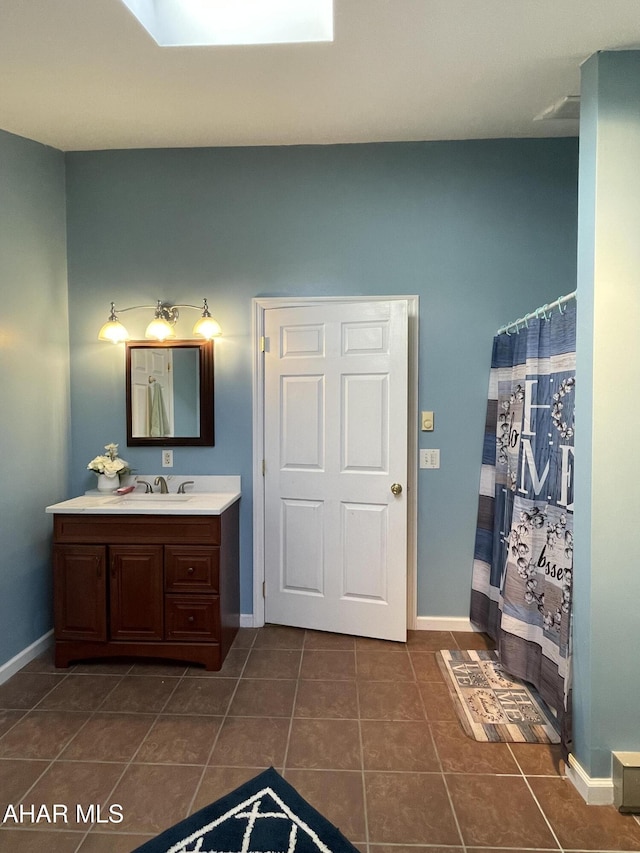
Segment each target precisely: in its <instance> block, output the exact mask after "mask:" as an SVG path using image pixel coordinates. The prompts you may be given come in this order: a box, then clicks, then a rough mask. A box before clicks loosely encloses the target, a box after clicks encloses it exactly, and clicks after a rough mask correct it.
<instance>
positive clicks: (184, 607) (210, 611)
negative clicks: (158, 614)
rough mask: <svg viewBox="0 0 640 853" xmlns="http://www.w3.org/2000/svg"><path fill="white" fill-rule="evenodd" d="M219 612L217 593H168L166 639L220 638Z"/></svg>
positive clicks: (166, 599)
mask: <svg viewBox="0 0 640 853" xmlns="http://www.w3.org/2000/svg"><path fill="white" fill-rule="evenodd" d="M219 613H220V602H219V599H218V596H217V595H167V596H166V598H165V639H167V640H199V641H201V640H219V639H220V618H219Z"/></svg>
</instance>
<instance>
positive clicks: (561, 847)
mask: <svg viewBox="0 0 640 853" xmlns="http://www.w3.org/2000/svg"><path fill="white" fill-rule="evenodd" d="M523 778H524V783H525V785H526V786H527V788H528V789H529V793H530V794H531V796H532V797H533V800H534V802H535V804H536V805H537V807H538V808H539V809H540V814H541V815H542V817H543V818H544V822H545V823H546V824H547V826H548V827H549V832H550V833H551V835H552V836H553V838H554V840H555V842H556V844H557V845H558V850H560V851H564V849H565V848H564V847H563V846H562V844H560V839H559V838H558V836H557V835H556V832H555V830H554V828H553V826H552V825H551V821H550V820H549V818H548V817H547V815H546V814H545V811H544V809H543V808H542V805H541V804H540V801H539V800H538V798H537V797H536V795H535V791H534V790H533V788H532V787H531V784H530V783H529V780H528V779H527V777H526V775H524V774H523Z"/></svg>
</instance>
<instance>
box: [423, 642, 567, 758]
mask: <svg viewBox="0 0 640 853" xmlns="http://www.w3.org/2000/svg"><path fill="white" fill-rule="evenodd" d="M436 659H437V661H438V665H439V666H440V669H441V670H442V672H443V674H444V677H445V681H446V683H447V686H448V687H449V692H450V693H451V696H452V698H453V704H454V706H455V709H456V713H457V715H458V717H459V719H460V722H461V723H462V728H463V729H464V731H465V733H466V734H467V735H468V736H469V737H471V738H473V739H474V740H479V741H496V742H497V741H502V742H504V743H560V735H559V733H558V730H557V728H556V725H555V721H554V719H553V715H552V714H551V712H550V711H549V709H548V708H547V706H546V705H545V703H544V702H543V700H542V698H541V697H540V695H539V694H538V692H537V690H536V689H535V688H534V687H533V686H532V685H531V684H527V683H526V682H523V681H519V680H518V679H517V678H514V677H513V676H511V675H509V674H508V673H505V672H504V671H503V669H502V667H501V665H500V662H499V660H498V655H497V654H496V652H491V651H484V650H482V651H470V652H459V651H440V652H438V653H437V655H436Z"/></svg>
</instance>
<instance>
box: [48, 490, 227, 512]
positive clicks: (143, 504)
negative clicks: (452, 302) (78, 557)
mask: <svg viewBox="0 0 640 853" xmlns="http://www.w3.org/2000/svg"><path fill="white" fill-rule="evenodd" d="M239 499H240V492H200V493H192V494H190V495H160V494H153V495H145V494H134V493H132V494H129V495H123V496H122V497H119V496H118V495H81V496H80V497H77V498H71V499H70V500H68V501H62V502H61V503H57V504H51V506H48V507H47V508H46V512H48V513H84V514H87V515H221V514H222V513H223V512H224V511H225V509H227V508H228V507H230V506H231V504H233V503H235V502H236V501H237V500H239Z"/></svg>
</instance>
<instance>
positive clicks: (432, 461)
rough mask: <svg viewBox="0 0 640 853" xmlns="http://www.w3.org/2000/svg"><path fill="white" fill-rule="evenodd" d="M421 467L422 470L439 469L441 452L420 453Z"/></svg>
mask: <svg viewBox="0 0 640 853" xmlns="http://www.w3.org/2000/svg"><path fill="white" fill-rule="evenodd" d="M420 467H421V468H439V467H440V451H439V450H421V451H420Z"/></svg>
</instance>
